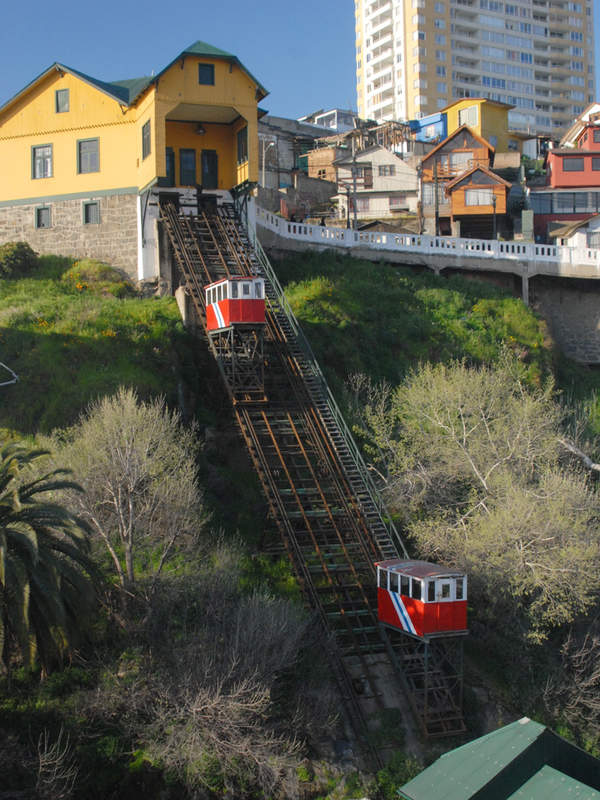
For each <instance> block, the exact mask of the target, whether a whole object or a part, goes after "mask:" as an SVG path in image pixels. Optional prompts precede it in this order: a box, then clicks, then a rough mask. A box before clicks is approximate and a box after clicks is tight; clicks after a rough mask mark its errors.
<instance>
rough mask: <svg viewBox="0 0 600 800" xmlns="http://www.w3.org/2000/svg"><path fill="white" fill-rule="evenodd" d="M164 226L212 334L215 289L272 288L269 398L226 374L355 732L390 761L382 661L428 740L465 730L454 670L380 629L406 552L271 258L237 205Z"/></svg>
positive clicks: (175, 213) (171, 211) (170, 219)
mask: <svg viewBox="0 0 600 800" xmlns="http://www.w3.org/2000/svg"><path fill="white" fill-rule="evenodd" d="M161 220H162V224H163V225H164V226H165V228H166V230H167V233H168V236H169V240H170V242H171V245H172V248H173V253H174V256H175V260H176V263H177V266H178V268H179V270H180V272H181V276H182V279H183V281H184V283H185V286H186V289H187V292H188V294H189V296H190V298H191V300H192V302H193V304H194V307H195V311H196V314H197V316H198V318H199V320H200V321H201V323H202V324H203V325H204V324H205V301H204V291H203V286H204V285H206V284H208V283H212V282H214V281H216V280H218V279H220V278H223V277H228V276H230V275H256V274H260V275H262V276H263V277H264V279H265V292H266V298H267V313H266V323H267V324H266V330H265V336H264V339H265V341H264V359H265V362H266V365H267V366H266V368H265V373H264V391H262V389H261V391H260V392H257V391H255V390H254V389H253V388H252V387H251V386H250V388H249V389H247V390H246V389H245V388H242V389H241V390H237V391H236V390H234V388H232V386H231V376H230V374H229V373H228V371H227V369H226V368H224V367H223V364H222V363H220V367H221V371H222V374H223V377H224V379H225V383H226V385H227V388H228V390H229V392H230V395H231V400H232V402H233V408H234V413H235V416H236V420H237V423H238V426H239V428H240V431H241V434H242V437H243V439H244V442H245V444H246V447H247V449H248V452H249V454H250V457H251V459H252V462H253V464H254V467H255V469H256V471H257V473H258V476H259V478H260V480H261V483H262V486H263V489H264V492H265V496H266V498H267V502H268V505H269V509H270V512H271V515H272V517H273V518H274V520H275V521H276V524H277V526H278V529H279V532H280V534H281V538H282V541H283V544H284V546H285V550H286V552H287V554H288V556H289V558H290V560H291V562H292V564H293V568H294V571H295V573H296V575H297V577H298V580H299V582H300V585H301V587H302V590H303V592H304V596H305V598H306V600H307V601H308V603H309V604H310V606H311V608H312V609H313V610H314V611H315V613H316V614H317V616H318V618H319V619H320V621H321V623H322V625H323V626H324V628H325V629H326V630H327V631H329V632H331V634H332V640H333V646H332V647H331V648H330V652H329V657H330V662H331V664H332V669H333V672H334V674H335V677H336V679H337V681H338V684H339V687H340V690H341V693H342V696H343V698H344V702H345V705H346V709H347V711H348V715H349V717H350V720H351V722H352V725H353V727H354V729H355V731H356V734H357V735H358V736H359V738H360V739H361V741H362V742H363V743H364V745H365V748H366V749H367V750H370V751H371V755H372V756H373V759H374V760H375V762H376V763H379V755H378V753H377V752H376V751H375V750H374V749H373V747H372V746H371V745H370V744H369V737H368V736H367V730H368V724H369V720H368V719H367V715H368V714H371V713H372V712H373V709H375V710H379V711H382V710H383V709H385V708H386V699H385V697H384V693H383V692H382V687H381V686H380V685H378V672H377V668H376V667H375V666H374V664H373V661H374V656H377V658H378V659H379V660H381V659H382V658H383V659H385V660H388V661H389V662H390V663H391V664H393V665H394V668H396V669H397V671H398V674H399V676H400V677H401V680H402V683H403V687H404V689H405V691H406V693H407V699H408V701H409V702H410V703H411V705H412V707H413V710H414V711H415V713H416V714H417V716H418V717H419V718H420V720H421V723H422V726H423V730H424V732H425V733H427V734H430V735H431V734H433V735H436V734H439V735H445V734H448V733H453V732H457V731H458V730H463V729H464V726H463V723H462V714H461V711H460V707H458V706H457V704H456V697H455V695H456V692H455V690H454V689H453V686H452V683H451V681H450V680H449V679H448V678H446V677H445V672H444V669H443V668H441V669H440V670H439V675H437V678H436V679H435V680H433V681H432V678H431V675H434V674H435V671H431V670H430V669H428V663H427V659H428V658H429V657H430V654H429V651H427V654H426V657H425V662H424V661H423V654H419V652H418V651H419V648H418V647H417V645H416V644H415V645H412V644H411V643H410V642H408V643H407V642H406V641H405V637H402V636H401V635H400V634H397V633H396V634H394V632H392V631H388V632H387V633H386V632H385V631H383V630H382V628H381V627H380V626H379V624H378V619H377V597H376V588H375V568H374V562H376V561H378V560H384V559H388V558H394V557H397V556H398V555H400V554H402V555H406V551H405V549H404V546H403V544H402V542H401V540H400V537H399V536H398V534H397V532H396V530H395V528H394V527H393V525H392V524H391V523H390V522H389V520H388V519H387V518H386V514H385V509H384V507H383V505H382V503H381V500H380V498H379V496H378V494H377V492H376V490H375V487H374V486H373V484H372V481H371V479H370V476H369V474H368V472H367V470H366V467H365V465H364V463H363V462H362V458H361V456H360V453H359V452H358V450H357V448H356V445H355V444H354V442H353V440H352V437H351V435H350V434H349V431H348V430H347V428H346V426H345V422H344V421H343V418H342V417H341V414H340V412H339V410H338V409H337V406H336V405H335V401H334V400H333V398H332V396H331V394H330V392H329V389H328V387H327V384H326V382H325V379H324V378H323V375H322V373H321V371H320V369H319V367H318V364H317V362H316V360H315V358H314V356H313V355H312V352H311V350H310V347H309V345H308V343H307V342H306V340H305V339H304V337H303V335H302V332H301V331H300V329H299V327H298V325H297V322H296V320H295V318H294V316H293V314H292V313H291V310H290V309H289V307H288V306H287V301H286V300H285V296H284V294H283V291H282V290H281V287H280V286H279V284H278V281H277V278H276V276H275V275H274V274H273V272H272V269H271V267H270V264H269V263H268V260H267V259H266V257H265V256H264V254H263V253H262V250H261V248H260V247H259V246H258V247H253V246H252V245H251V244H250V242H249V241H248V239H247V236H246V233H245V231H244V229H243V228H242V226H241V225H240V223H239V221H238V220H237V218H236V215H235V211H234V209H233V206H230V205H228V204H224V205H223V206H222V207H220V208H219V210H218V212H217V213H216V214H215V213H212V214H208V213H204V212H200V213H198V214H195V215H185V214H180V213H179V210H178V208H177V206H176V205H175V204H172V203H166V204H162V205H161ZM208 341H209V345H210V346H211V348H212V349H213V353H214V355H215V357H216V358H217V361H220V362H222V360H223V359H222V353H220V352H218V350H217V349H216V348H215V343H214V340H212V339H211V337H208ZM248 385H250V384H248ZM423 664H424V665H425V667H426V670H425V672H426V679H425V680H424V679H423ZM440 664H441V660H440ZM419 665H421V669H419ZM407 666H408V669H407ZM446 672H447V670H446ZM450 672H451V671H450ZM367 699H368V701H369V702H368V703H366V702H365V701H366V700H367ZM367 707H368V709H369V710H368V711H366V710H365V709H366V708H367Z"/></svg>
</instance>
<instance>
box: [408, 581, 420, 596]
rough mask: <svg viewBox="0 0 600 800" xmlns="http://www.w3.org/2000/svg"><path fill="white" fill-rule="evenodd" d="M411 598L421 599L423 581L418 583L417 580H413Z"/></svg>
mask: <svg viewBox="0 0 600 800" xmlns="http://www.w3.org/2000/svg"><path fill="white" fill-rule="evenodd" d="M410 596H411V597H412V598H413V599H415V600H420V599H421V581H418V580H417V579H416V578H413V579H412V580H411V593H410Z"/></svg>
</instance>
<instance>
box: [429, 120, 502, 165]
mask: <svg viewBox="0 0 600 800" xmlns="http://www.w3.org/2000/svg"><path fill="white" fill-rule="evenodd" d="M464 131H468V132H469V133H470V134H471V136H472V137H473V138H474V139H476V140H477V141H478V142H479V143H480V144H482V145H484V146H485V147H487V148H488V150H490V151H491V152H492V153H495V152H496V150H495V148H494V147H493V146H492V145H491V144H490V143H489V142H488V141H487V139H484V138H483V136H479V134H477V133H475V131H474V130H473V129H472V128H469V126H468V125H461V126H460V128H457V129H456V130H455V131H453V132H452V133H451V134H450V136H446V138H445V139H444V140H443V141H441V142H440V143H439V144H436V146H435V147H434V148H433V150H430V151H429V152H428V153H427V154H426V155H424V156H423V158H422V159H421V163H423V162H424V161H427V160H428V159H430V158H431V156H432V155H433V154H434V153H437V151H438V150H440V149H441V148H442V147H443V146H444V145H445V144H446V143H447V142H449V141H450V140H451V139H454V138H455V137H456V136H458V134H459V133H461V132H464Z"/></svg>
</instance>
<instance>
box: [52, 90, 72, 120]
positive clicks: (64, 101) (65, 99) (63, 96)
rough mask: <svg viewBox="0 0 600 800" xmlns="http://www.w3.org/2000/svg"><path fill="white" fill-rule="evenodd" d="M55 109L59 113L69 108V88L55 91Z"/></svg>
mask: <svg viewBox="0 0 600 800" xmlns="http://www.w3.org/2000/svg"><path fill="white" fill-rule="evenodd" d="M54 110H55V111H56V113H57V114H62V113H64V112H65V111H68V110H69V90H68V89H57V90H56V91H55V92H54Z"/></svg>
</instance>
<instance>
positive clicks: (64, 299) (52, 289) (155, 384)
mask: <svg viewBox="0 0 600 800" xmlns="http://www.w3.org/2000/svg"><path fill="white" fill-rule="evenodd" d="M194 358H195V349H194V347H193V345H192V341H191V339H190V337H189V336H188V335H187V334H186V333H185V331H184V329H183V326H182V324H181V321H180V317H179V312H178V309H177V305H176V303H175V301H174V300H173V298H166V297H165V298H148V299H140V298H138V297H136V296H134V292H133V290H132V289H131V287H129V286H128V285H127V284H126V283H124V282H123V281H122V280H121V278H120V276H119V275H118V274H117V273H115V272H114V271H107V270H106V268H102V267H101V266H100V265H97V264H94V263H91V264H90V263H89V262H88V264H87V265H86V264H84V265H83V266H82V265H81V264H80V265H77V266H76V267H75V268H73V266H72V261H71V260H70V259H66V258H57V257H55V256H45V257H42V258H41V259H40V263H39V267H38V268H37V269H36V270H35V271H34V272H33V273H32V274H31V276H29V277H27V278H21V279H13V280H2V281H0V361H3V362H4V363H6V364H7V365H8V366H10V367H11V368H12V369H13V370H14V371H15V372H16V373H17V374H18V376H19V381H18V383H17V384H16V385H15V386H10V387H5V388H3V389H1V390H0V391H1V392H2V396H1V403H0V429H3V430H4V431H7V432H10V433H11V434H12V435H16V436H23V435H26V436H31V435H34V434H35V433H37V432H42V433H46V432H49V431H50V430H52V429H53V428H55V427H63V426H65V425H68V424H70V423H71V422H73V421H74V419H75V418H76V417H77V416H78V414H79V413H80V412H81V411H82V410H83V408H85V406H86V405H87V404H88V403H89V401H90V400H92V399H94V398H95V397H97V396H98V395H102V394H106V393H111V392H113V391H114V390H115V389H116V388H117V387H118V386H120V385H122V384H124V385H127V386H134V387H136V389H137V391H138V392H139V394H140V395H141V396H142V397H143V396H148V395H150V394H162V395H165V396H166V397H167V399H168V400H169V401H171V402H173V401H175V400H176V398H177V393H178V384H179V383H180V381H181V380H182V378H185V380H187V381H188V382H189V383H190V384H191V385H194V384H195V383H196V381H197V378H196V376H195V372H196V370H195V364H194ZM4 374H5V373H3V375H4Z"/></svg>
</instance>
